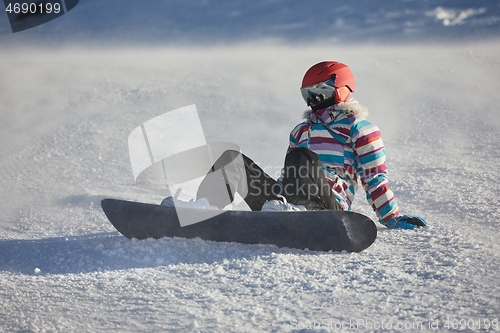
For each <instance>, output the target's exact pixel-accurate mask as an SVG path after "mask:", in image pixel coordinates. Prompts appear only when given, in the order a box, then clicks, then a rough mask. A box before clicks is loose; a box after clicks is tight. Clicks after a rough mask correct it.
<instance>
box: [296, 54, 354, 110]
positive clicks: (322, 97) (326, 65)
mask: <svg viewBox="0 0 500 333" xmlns="http://www.w3.org/2000/svg"><path fill="white" fill-rule="evenodd" d="M300 89H301V92H302V97H303V98H304V100H305V101H306V103H307V104H308V105H309V103H310V102H312V101H314V102H316V103H318V102H320V103H322V104H323V102H326V101H330V103H329V104H330V105H331V104H332V103H338V102H345V101H347V99H348V98H349V95H350V93H351V92H354V89H355V84H354V76H353V75H352V72H351V70H350V69H349V67H347V65H345V64H343V63H340V62H337V61H324V62H320V63H318V64H316V65H314V66H312V67H311V68H309V69H308V70H307V72H306V74H305V75H304V78H303V79H302V86H301V88H300ZM334 93H335V94H334ZM332 98H334V99H333V100H332Z"/></svg>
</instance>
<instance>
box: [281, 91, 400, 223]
mask: <svg viewBox="0 0 500 333" xmlns="http://www.w3.org/2000/svg"><path fill="white" fill-rule="evenodd" d="M367 115H368V110H367V109H366V108H365V107H363V106H362V105H360V104H359V103H358V102H357V101H355V100H352V99H351V100H350V101H348V102H346V103H339V104H336V105H333V106H331V107H329V108H327V109H324V110H319V111H317V112H316V113H312V112H311V111H308V112H306V114H305V119H306V121H305V122H303V123H301V124H299V125H297V126H296V127H295V128H294V129H293V130H292V132H291V133H290V145H289V148H288V152H290V151H292V150H293V149H295V148H297V147H304V148H308V149H310V150H312V151H313V152H315V153H316V154H318V157H319V159H320V161H321V163H322V166H323V171H324V173H325V176H326V179H327V181H328V182H329V184H330V186H331V188H332V192H333V194H334V196H335V198H336V199H337V200H338V201H339V203H340V204H341V206H342V208H343V209H344V210H349V209H350V207H351V204H352V201H353V199H354V194H355V193H356V189H357V187H358V179H359V180H360V181H361V184H362V186H363V189H364V190H365V192H366V198H367V200H368V203H369V204H370V205H371V206H372V208H373V210H374V211H375V213H376V214H377V217H378V219H379V221H380V223H382V224H383V225H385V226H387V227H389V228H391V227H394V225H395V224H396V220H395V217H396V216H397V215H399V208H398V205H397V203H396V200H395V198H394V195H393V192H392V191H391V190H390V189H389V184H388V180H387V168H386V163H385V156H386V154H385V148H384V144H383V142H382V137H381V135H380V131H379V129H378V127H377V126H375V125H374V124H372V123H371V122H370V121H369V120H367V119H366V116H367ZM288 152H287V153H288Z"/></svg>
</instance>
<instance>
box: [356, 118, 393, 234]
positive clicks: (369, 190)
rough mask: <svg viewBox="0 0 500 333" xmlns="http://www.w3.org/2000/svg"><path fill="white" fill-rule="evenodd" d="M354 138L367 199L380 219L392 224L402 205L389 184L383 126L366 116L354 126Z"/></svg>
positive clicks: (388, 224)
mask: <svg viewBox="0 0 500 333" xmlns="http://www.w3.org/2000/svg"><path fill="white" fill-rule="evenodd" d="M351 138H352V146H353V150H354V153H355V156H356V158H357V160H358V173H359V175H360V178H361V183H362V185H363V188H364V190H365V192H366V199H367V201H368V203H369V204H370V205H371V206H372V208H373V210H374V211H375V213H376V214H377V217H378V219H379V221H380V223H382V224H383V225H385V226H387V227H389V228H391V227H393V225H392V224H393V223H394V221H395V219H394V217H396V216H397V215H398V214H399V207H398V205H397V202H396V199H395V198H394V194H393V192H392V191H391V189H390V188H389V181H388V178H387V166H386V163H385V157H386V154H385V147H384V143H383V142H382V136H381V135H380V130H379V129H378V127H377V126H375V125H374V124H373V123H371V122H370V121H368V120H366V119H363V120H360V121H358V122H356V123H355V124H353V126H352V127H351Z"/></svg>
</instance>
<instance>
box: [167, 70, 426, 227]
mask: <svg viewBox="0 0 500 333" xmlns="http://www.w3.org/2000/svg"><path fill="white" fill-rule="evenodd" d="M300 90H301V93H302V97H303V99H304V101H305V102H306V104H307V105H308V106H309V107H310V110H307V111H306V112H305V113H304V119H305V120H304V121H303V122H302V123H300V124H298V125H297V126H296V127H295V128H294V129H293V130H292V131H291V133H290V142H289V147H288V150H287V154H286V158H285V163H284V168H283V170H282V173H281V177H280V178H279V179H278V180H275V179H273V178H272V177H270V176H269V175H267V174H266V173H265V172H264V171H263V170H262V169H261V168H260V167H259V166H258V165H256V164H255V163H254V162H253V161H252V160H251V159H249V158H248V157H247V156H245V155H240V153H239V152H237V151H227V152H225V153H224V154H223V155H222V156H221V157H220V158H219V160H217V162H216V163H215V164H214V166H213V167H212V169H211V171H210V172H209V173H208V174H207V177H206V178H205V179H204V180H203V182H202V183H201V185H200V188H199V190H198V193H197V198H198V199H197V200H196V201H191V202H188V203H186V202H183V201H181V200H178V199H177V198H176V197H175V198H173V197H168V198H166V199H165V200H163V202H162V204H163V205H166V206H173V205H174V200H175V205H177V206H189V207H201V208H218V209H221V208H223V207H225V206H226V205H227V204H229V203H230V202H231V201H232V200H233V199H234V195H235V193H244V195H245V196H244V200H245V202H246V203H247V204H248V206H249V207H250V208H251V209H252V210H276V211H300V210H325V209H326V210H339V209H342V210H349V209H350V207H351V204H352V202H353V199H354V195H355V193H356V190H357V187H358V182H359V181H360V182H361V184H362V187H363V189H364V191H365V193H366V198H367V200H368V203H369V204H370V205H371V206H372V208H373V210H374V211H375V213H376V215H377V217H378V219H379V222H380V223H382V224H383V225H385V226H386V227H388V228H401V229H415V228H418V227H424V226H426V225H427V222H426V221H425V220H423V219H422V218H420V217H417V216H408V215H401V214H400V211H399V207H398V205H397V203H396V200H395V198H394V194H393V192H392V191H391V189H390V188H389V183H388V178H387V167H386V163H385V157H386V152H385V148H384V144H383V142H382V137H381V134H380V131H379V129H378V127H377V126H375V125H374V124H373V123H372V122H370V121H369V120H367V116H368V109H367V108H366V107H364V106H362V105H361V104H359V103H358V102H357V101H356V100H355V99H353V98H351V93H352V92H354V91H355V83H354V76H353V74H352V72H351V70H350V69H349V67H348V66H347V65H345V64H343V63H340V62H336V61H325V62H321V63H318V64H316V65H314V66H312V67H311V68H310V69H309V70H308V71H307V72H306V73H305V75H304V78H303V80H302V86H301V88H300ZM238 156H241V157H242V159H241V162H239V164H238V163H236V167H235V165H234V164H235V161H236V160H237V157H238ZM231 163H233V165H232V167H231V168H228V170H225V169H224V168H225V166H228V165H229V164H231ZM226 168H227V167H226ZM229 169H231V170H229ZM217 170H222V171H223V172H222V173H220V172H219V173H217V175H216V173H215V172H214V171H217ZM220 184H224V185H223V186H225V187H227V192H228V193H229V196H218V195H214V193H216V192H217V191H214V189H215V188H216V187H217V186H219V187H220V186H221V185H220ZM243 190H244V191H243ZM217 193H220V192H217Z"/></svg>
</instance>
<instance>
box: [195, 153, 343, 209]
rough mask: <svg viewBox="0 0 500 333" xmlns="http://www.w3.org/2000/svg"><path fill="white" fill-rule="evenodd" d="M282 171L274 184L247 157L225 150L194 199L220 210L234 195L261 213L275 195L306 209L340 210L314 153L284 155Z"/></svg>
mask: <svg viewBox="0 0 500 333" xmlns="http://www.w3.org/2000/svg"><path fill="white" fill-rule="evenodd" d="M282 172H283V174H282V178H281V181H280V182H278V181H276V180H275V179H273V178H272V177H271V176H269V175H268V174H266V173H265V172H264V171H263V170H262V168H260V167H259V166H258V165H257V164H256V163H255V162H254V161H252V160H251V159H250V158H248V157H247V156H245V155H243V154H241V153H240V152H238V151H234V150H228V151H226V152H224V153H223V154H222V156H221V157H220V158H219V159H218V160H217V161H216V162H215V163H214V165H213V166H212V168H211V169H210V171H209V172H208V174H207V175H206V177H205V178H204V179H203V181H202V183H201V185H200V187H199V188H198V193H197V195H196V196H197V198H202V197H206V198H207V199H208V201H209V202H210V204H211V205H213V206H216V207H218V208H220V209H221V208H223V207H225V206H227V205H228V204H230V203H231V202H232V201H233V200H234V198H235V195H236V193H238V194H239V195H240V196H241V197H242V198H243V199H244V200H245V202H246V203H247V205H248V206H249V207H250V209H252V210H261V208H262V205H264V203H265V202H266V201H268V200H275V199H279V196H284V197H285V198H286V199H287V200H288V202H290V203H293V204H296V205H303V206H305V207H306V209H307V210H325V209H328V210H340V209H342V208H341V206H340V204H339V203H338V201H337V200H336V199H335V198H334V196H333V195H332V190H331V188H330V185H329V184H328V182H327V181H326V178H325V175H324V173H323V169H322V167H321V162H320V160H319V158H318V155H317V154H316V153H314V152H312V151H311V150H309V149H307V148H297V149H294V150H292V151H291V152H289V153H288V154H287V155H286V158H285V166H284V169H283V171H282ZM221 193H223V194H224V195H221Z"/></svg>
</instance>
